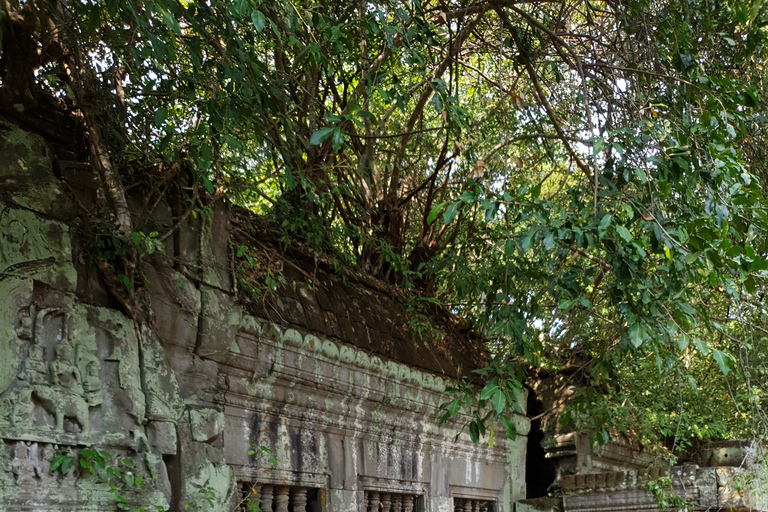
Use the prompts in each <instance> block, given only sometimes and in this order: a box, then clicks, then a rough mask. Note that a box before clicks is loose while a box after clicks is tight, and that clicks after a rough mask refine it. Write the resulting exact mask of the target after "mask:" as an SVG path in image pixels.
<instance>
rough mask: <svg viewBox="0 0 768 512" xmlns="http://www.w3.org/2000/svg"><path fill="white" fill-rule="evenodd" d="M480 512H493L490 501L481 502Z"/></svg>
mask: <svg viewBox="0 0 768 512" xmlns="http://www.w3.org/2000/svg"><path fill="white" fill-rule="evenodd" d="M479 506H480V508H479V510H480V512H491V503H490V502H488V501H481V502H480V505H479Z"/></svg>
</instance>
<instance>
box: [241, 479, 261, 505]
mask: <svg viewBox="0 0 768 512" xmlns="http://www.w3.org/2000/svg"><path fill="white" fill-rule="evenodd" d="M243 501H244V502H245V503H249V502H250V503H260V502H261V484H245V485H243ZM243 506H245V505H243ZM246 508H247V507H246ZM243 510H245V508H243Z"/></svg>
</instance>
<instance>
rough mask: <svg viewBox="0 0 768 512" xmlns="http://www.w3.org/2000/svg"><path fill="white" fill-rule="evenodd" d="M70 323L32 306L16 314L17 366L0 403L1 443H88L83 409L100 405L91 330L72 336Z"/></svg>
mask: <svg viewBox="0 0 768 512" xmlns="http://www.w3.org/2000/svg"><path fill="white" fill-rule="evenodd" d="M74 317H75V313H74V312H73V311H62V310H59V309H42V310H40V311H36V309H35V307H34V306H29V307H28V308H24V309H23V310H22V311H21V314H20V320H19V322H18V326H17V329H16V338H17V342H18V345H19V347H20V353H21V354H22V357H21V362H20V364H19V366H18V373H17V374H16V379H15V382H12V383H11V384H10V385H9V386H8V388H7V389H6V390H4V393H3V395H4V396H3V398H2V402H1V403H2V411H3V415H2V417H0V434H2V435H3V437H4V438H7V439H30V440H39V441H51V442H53V441H60V442H67V443H70V444H71V443H77V442H80V443H86V444H90V443H91V440H90V438H89V434H90V413H89V409H90V408H93V407H98V406H100V405H101V403H102V401H103V396H102V394H103V391H102V382H101V379H100V376H99V372H100V368H101V365H100V363H99V359H98V357H97V356H96V355H95V353H94V351H95V348H96V346H95V341H94V339H93V332H92V330H90V331H88V332H78V330H77V329H76V327H75V318H74Z"/></svg>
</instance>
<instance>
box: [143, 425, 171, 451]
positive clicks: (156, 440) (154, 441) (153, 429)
mask: <svg viewBox="0 0 768 512" xmlns="http://www.w3.org/2000/svg"><path fill="white" fill-rule="evenodd" d="M147 438H148V439H149V444H150V446H151V447H152V451H153V452H156V453H159V454H161V455H176V453H177V452H178V438H177V436H176V424H175V423H171V422H169V421H150V422H148V423H147Z"/></svg>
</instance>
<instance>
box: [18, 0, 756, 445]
mask: <svg viewBox="0 0 768 512" xmlns="http://www.w3.org/2000/svg"><path fill="white" fill-rule="evenodd" d="M9 5H10V4H9ZM14 9H16V11H14ZM19 13H21V14H19ZM14 16H15V17H14ZM24 16H27V18H24ZM767 16H768V9H766V7H765V6H764V5H763V3H762V1H761V0H752V1H751V2H750V1H747V2H745V1H741V0H718V1H715V0H655V1H651V0H630V1H628V2H613V1H610V0H557V1H543V0H526V1H522V2H508V1H506V0H457V1H450V2H438V1H436V0H414V1H408V2H401V1H394V0H392V1H381V2H366V1H358V2H349V1H339V0H329V1H323V2H312V1H300V0H274V1H262V0H236V1H221V0H209V1H207V2H196V1H187V0H179V1H176V0H155V1H153V2H147V1H144V0H129V1H126V0H87V1H86V0H83V1H67V0H56V1H52V2H49V3H38V4H28V3H24V2H21V3H20V4H17V5H16V6H15V7H14V6H9V7H6V10H5V13H4V24H3V30H4V31H5V33H8V31H9V30H11V29H14V27H15V28H16V29H18V24H19V23H20V22H19V21H18V19H19V18H24V19H29V18H33V19H36V20H38V23H37V25H35V24H34V23H33V24H32V25H33V27H34V28H33V29H32V30H31V31H30V34H31V35H32V36H33V37H35V38H36V40H37V43H36V44H38V45H39V47H40V48H42V50H41V51H40V52H38V53H39V54H40V55H43V56H47V58H44V59H42V61H40V62H36V63H34V65H32V64H30V65H32V66H33V67H34V72H35V77H36V87H43V88H46V89H48V90H49V91H50V92H52V93H54V94H55V95H59V96H61V97H65V98H67V99H68V100H69V101H70V104H71V105H72V108H73V109H77V110H80V111H81V112H83V114H84V115H83V118H84V120H85V123H86V128H87V129H88V131H89V133H90V134H91V138H90V141H91V145H92V154H93V155H95V156H94V161H95V162H97V161H98V158H97V156H98V155H104V154H106V153H105V152H104V151H101V152H99V151H97V150H98V149H99V148H101V149H103V150H106V151H108V152H109V153H110V154H111V157H110V159H109V160H108V161H106V160H105V161H103V162H101V163H99V164H98V166H97V167H98V168H99V169H100V172H102V174H103V175H104V176H106V178H105V180H103V183H104V184H105V185H104V186H105V187H107V188H108V189H109V190H108V191H107V192H108V193H107V194H105V197H108V198H110V201H111V203H110V204H111V205H112V208H113V209H114V210H115V216H116V219H117V223H118V224H119V225H120V227H121V229H119V230H118V234H119V235H120V233H122V235H120V236H124V237H127V236H129V235H128V233H131V232H133V233H137V232H141V231H142V230H145V226H144V225H143V224H142V221H141V219H136V218H135V216H134V217H131V216H130V215H121V211H120V210H121V206H120V204H121V203H120V194H124V187H125V186H127V185H131V184H136V183H138V184H144V185H143V186H146V187H148V189H149V190H153V194H161V193H165V191H166V189H167V187H168V186H169V185H168V183H169V181H166V180H165V177H166V176H167V175H168V173H181V174H183V175H185V176H187V177H188V178H187V179H188V180H191V183H192V184H194V186H196V187H203V189H205V190H207V194H208V196H209V197H208V199H210V196H214V197H216V198H219V197H221V195H222V194H226V195H227V196H228V197H229V198H230V199H231V200H233V201H234V202H236V203H238V204H240V205H242V206H244V207H246V208H250V209H252V210H253V211H255V212H257V213H259V214H262V215H265V216H267V217H268V218H269V219H270V220H271V221H272V222H273V225H275V226H278V227H279V229H280V230H281V233H282V235H283V238H284V242H285V243H286V244H289V243H291V242H292V241H298V242H302V243H304V244H306V245H308V246H310V247H312V248H313V249H315V250H317V251H319V252H322V253H325V254H326V255H328V256H329V257H330V258H332V259H333V260H334V261H337V262H338V263H339V264H340V265H346V266H348V267H354V268H356V269H357V270H359V271H362V272H364V273H367V274H369V275H372V276H374V277H376V278H379V279H383V280H388V281H390V282H392V283H394V284H396V285H397V286H400V287H402V288H403V289H404V290H406V292H407V293H408V296H409V297H410V300H412V301H413V303H414V304H415V306H414V307H420V308H424V309H428V308H429V307H432V306H431V304H433V303H434V302H439V303H440V304H442V305H443V306H444V307H446V308H448V309H449V310H450V311H452V312H454V313H455V314H457V315H459V316H462V317H464V318H465V319H467V320H468V321H469V322H471V323H472V324H473V325H475V327H476V328H477V329H479V330H481V331H483V332H484V333H485V334H486V335H487V337H488V339H489V340H490V347H491V350H492V352H493V354H494V362H493V364H492V365H491V366H490V367H489V368H487V369H484V370H482V371H481V372H480V376H481V377H483V378H484V379H486V382H487V385H486V386H485V388H484V389H482V391H480V392H479V393H476V392H474V391H472V389H473V388H471V387H470V388H466V389H464V388H462V389H461V390H456V393H457V398H456V400H454V401H453V402H451V403H449V404H446V406H445V413H446V416H444V419H448V418H450V417H452V416H454V415H456V414H458V412H459V411H460V410H461V409H462V408H463V409H464V411H465V412H468V413H469V414H470V415H471V418H472V419H471V422H470V423H469V425H468V428H469V432H470V434H471V436H472V437H473V439H475V440H479V438H480V437H481V436H482V435H491V436H492V433H493V425H496V424H497V423H496V422H497V421H498V422H501V423H500V424H501V425H502V426H503V428H504V429H505V430H506V432H507V435H509V436H513V435H514V428H513V427H514V425H513V424H512V423H511V422H510V421H509V420H508V419H505V418H508V417H509V413H510V412H511V411H512V410H514V408H515V407H516V406H517V404H519V396H520V390H521V383H522V381H523V380H524V379H525V377H526V376H525V374H524V372H523V371H522V369H523V368H526V369H527V370H533V371H535V372H537V373H536V374H537V375H539V376H542V375H548V374H552V373H556V374H563V375H565V374H567V375H568V376H569V379H570V380H569V385H573V386H576V387H577V388H578V389H579V391H578V392H577V393H576V394H575V396H574V397H575V402H574V404H575V405H574V406H573V408H572V409H571V412H570V413H568V414H567V415H566V418H565V419H566V421H567V420H570V419H573V420H574V421H577V422H578V424H579V425H580V426H582V427H589V428H591V429H592V430H593V431H594V432H595V433H596V435H597V436H598V438H601V439H608V438H609V436H618V435H625V436H628V437H629V438H631V439H634V438H636V437H637V436H640V439H642V440H645V439H658V438H664V437H671V438H674V444H675V445H677V446H679V445H680V444H681V443H686V442H689V441H690V440H691V439H693V438H695V437H699V438H711V437H722V436H728V435H737V434H745V433H750V432H755V431H756V430H755V429H757V428H764V424H763V423H762V418H764V417H765V416H764V413H763V403H764V386H763V384H762V382H763V381H764V380H765V379H764V378H762V376H763V375H764V372H765V367H764V359H765V357H764V356H763V355H762V354H764V353H765V351H764V350H763V347H764V346H765V343H766V338H765V334H766V333H767V332H768V331H766V326H765V322H764V320H763V319H764V318H765V315H764V314H763V306H762V302H763V301H762V297H763V294H764V293H765V284H764V282H765V279H764V278H765V275H766V274H765V272H766V270H768V260H766V252H767V249H768V248H767V247H766V236H765V233H766V228H768V218H767V217H766V208H765V205H764V203H765V198H764V196H763V193H762V190H761V186H760V184H761V182H764V181H765V179H766V177H768V173H766V170H765V167H764V166H765V164H764V162H765V158H764V155H763V151H764V150H763V149H762V147H763V144H762V133H763V126H764V124H765V121H764V115H765V114H764V112H765V111H764V108H763V104H764V97H763V96H764V93H763V88H762V83H763V76H764V58H765V49H764V46H765V42H766V37H765V34H766V29H765V26H766V23H767V22H768V18H767ZM47 21H52V23H47ZM14 23H15V24H16V25H14ZM52 27H53V28H52ZM17 33H18V31H17ZM8 41H9V39H8V38H5V39H4V48H3V50H4V54H5V55H6V56H8V55H11V54H13V53H14V52H16V53H18V51H17V50H18V48H15V47H14V46H13V42H10V43H9V42H8ZM57 45H58V46H57ZM51 48H53V49H57V50H60V51H46V50H47V49H51ZM5 62H6V64H5V69H4V74H3V89H4V90H5V92H6V93H7V94H6V96H4V97H5V98H6V101H11V102H15V103H18V102H19V101H22V100H19V95H20V94H21V96H23V93H19V91H18V90H16V89H13V88H12V87H10V84H11V83H12V82H13V83H14V84H15V83H16V82H14V80H13V77H14V76H15V75H14V73H13V70H12V69H11V68H10V65H11V64H10V63H11V62H12V60H11V59H6V61H5ZM13 62H15V61H13ZM73 70H74V72H73ZM14 95H15V96H14ZM9 97H10V100H9V99H8V98H9ZM94 134H100V137H99V140H95V139H94V137H93V135H94ZM94 148H96V149H94ZM180 169H181V170H183V172H181V171H180ZM110 171H114V172H115V173H116V174H117V176H118V179H116V180H111V179H110V178H109V176H110V174H109V172H110ZM158 173H159V174H160V178H157V175H158ZM158 179H159V180H160V183H161V184H162V185H163V186H161V187H154V188H153V185H152V184H153V183H156V181H152V180H158ZM168 180H170V176H168ZM187 185H189V183H187ZM155 189H156V191H154V190H155ZM196 194H197V192H196ZM150 196H151V197H154V196H153V195H152V194H150ZM205 200H206V199H205V198H204V197H201V196H196V198H195V201H197V202H198V203H202V202H204V201H205ZM149 204H151V201H150V202H149ZM180 215H181V214H180ZM142 239H143V238H142ZM127 257H128V259H130V258H131V254H130V253H128V256H127ZM125 268H126V270H125V271H124V273H123V274H120V275H122V276H123V277H126V276H127V278H130V279H134V275H133V274H132V273H131V269H132V267H131V265H125ZM273 282H274V281H273ZM131 293H133V292H131ZM125 303H126V304H127V305H130V301H128V300H126V301H125ZM660 386H668V388H666V387H664V388H660ZM661 389H674V390H675V392H674V393H671V394H670V393H668V392H664V391H662V390H661ZM648 391H650V396H649V393H648ZM724 396H725V397H727V398H728V399H727V400H723V399H722V397H724ZM713 398H714V399H716V403H717V406H716V407H715V406H714V405H713V401H712V399H713ZM698 404H708V406H707V407H700V406H699V405H698ZM740 415H741V416H740ZM747 418H749V419H747Z"/></svg>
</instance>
